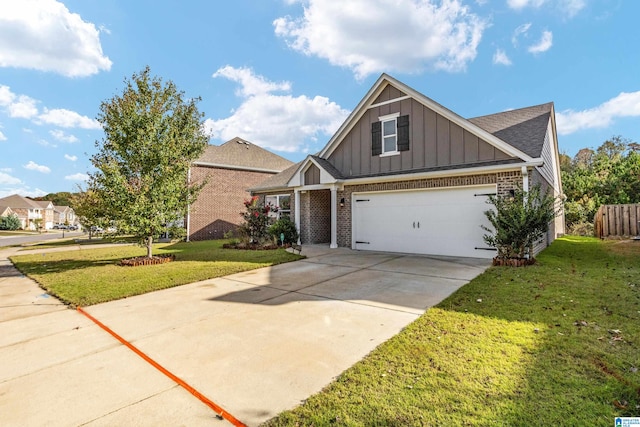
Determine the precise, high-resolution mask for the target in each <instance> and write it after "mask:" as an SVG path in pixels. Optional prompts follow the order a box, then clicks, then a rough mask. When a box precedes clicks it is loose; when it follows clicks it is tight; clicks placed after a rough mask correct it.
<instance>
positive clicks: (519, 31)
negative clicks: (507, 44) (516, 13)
mask: <svg viewBox="0 0 640 427" xmlns="http://www.w3.org/2000/svg"><path fill="white" fill-rule="evenodd" d="M529 28H531V22H527V23H525V24H522V25H518V27H516V29H515V30H513V36H511V43H512V44H513V46H514V47H518V39H519V38H520V36H522V35H526V34H527V32H528V31H529Z"/></svg>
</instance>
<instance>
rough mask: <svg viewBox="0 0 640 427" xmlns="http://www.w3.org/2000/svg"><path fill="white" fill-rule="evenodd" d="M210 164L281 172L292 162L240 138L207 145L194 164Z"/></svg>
mask: <svg viewBox="0 0 640 427" xmlns="http://www.w3.org/2000/svg"><path fill="white" fill-rule="evenodd" d="M198 162H201V163H211V164H215V165H224V166H231V167H237V168H240V169H242V168H252V169H265V170H274V171H282V170H284V169H286V168H288V167H289V166H291V165H292V164H293V162H291V161H289V160H287V159H285V158H284V157H281V156H278V155H277V154H275V153H272V152H271V151H268V150H265V149H264V148H261V147H258V146H257V145H255V144H252V143H250V142H248V141H245V140H243V139H241V138H233V139H232V140H230V141H227V142H225V143H224V144H222V145H209V146H208V147H207V148H206V150H205V152H204V153H203V154H202V156H200V158H198V160H196V163H198Z"/></svg>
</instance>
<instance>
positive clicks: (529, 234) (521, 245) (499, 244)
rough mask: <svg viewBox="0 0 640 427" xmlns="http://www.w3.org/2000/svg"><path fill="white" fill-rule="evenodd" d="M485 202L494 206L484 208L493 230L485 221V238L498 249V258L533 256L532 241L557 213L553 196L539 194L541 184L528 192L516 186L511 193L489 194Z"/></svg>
mask: <svg viewBox="0 0 640 427" xmlns="http://www.w3.org/2000/svg"><path fill="white" fill-rule="evenodd" d="M488 203H491V204H492V205H493V206H494V207H495V210H494V209H491V210H488V211H485V213H484V214H485V215H486V217H487V219H488V220H489V222H490V223H491V225H493V230H491V229H490V228H488V227H485V226H484V225H483V226H482V228H483V229H484V230H485V231H488V232H489V233H490V234H485V235H484V236H483V238H484V241H485V242H486V243H487V244H488V245H489V246H492V247H494V248H496V249H497V250H498V256H497V258H503V259H508V258H525V257H529V258H533V253H532V249H533V245H534V243H535V242H536V241H538V240H539V239H540V238H541V237H542V236H543V235H544V233H546V232H547V231H548V230H549V223H550V222H551V221H552V220H553V219H554V218H555V217H556V215H557V214H558V212H556V209H555V204H556V198H555V197H552V196H551V195H549V194H548V193H546V194H542V193H541V190H540V185H535V186H533V188H531V189H530V190H529V191H528V192H525V191H524V190H522V188H516V189H515V190H514V191H513V195H509V196H504V195H503V196H500V195H498V196H489V201H488Z"/></svg>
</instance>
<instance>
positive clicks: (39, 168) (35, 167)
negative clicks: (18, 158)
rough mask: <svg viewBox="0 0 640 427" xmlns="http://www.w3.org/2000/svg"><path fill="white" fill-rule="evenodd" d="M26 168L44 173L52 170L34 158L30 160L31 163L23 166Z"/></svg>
mask: <svg viewBox="0 0 640 427" xmlns="http://www.w3.org/2000/svg"><path fill="white" fill-rule="evenodd" d="M22 167H23V168H25V169H29V170H32V171H38V172H42V173H49V172H51V169H49V167H47V166H43V165H39V164H37V163H35V162H34V161H33V160H30V161H29V163H27V164H26V165H24V166H22Z"/></svg>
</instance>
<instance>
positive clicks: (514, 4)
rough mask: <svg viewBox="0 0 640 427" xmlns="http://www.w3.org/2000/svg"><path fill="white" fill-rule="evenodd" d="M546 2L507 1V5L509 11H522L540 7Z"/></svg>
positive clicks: (532, 0) (538, 0)
mask: <svg viewBox="0 0 640 427" xmlns="http://www.w3.org/2000/svg"><path fill="white" fill-rule="evenodd" d="M545 2H546V0H507V4H508V5H509V7H510V8H511V9H516V10H520V9H524V8H525V7H540V6H542V5H543V4H544V3H545Z"/></svg>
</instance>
